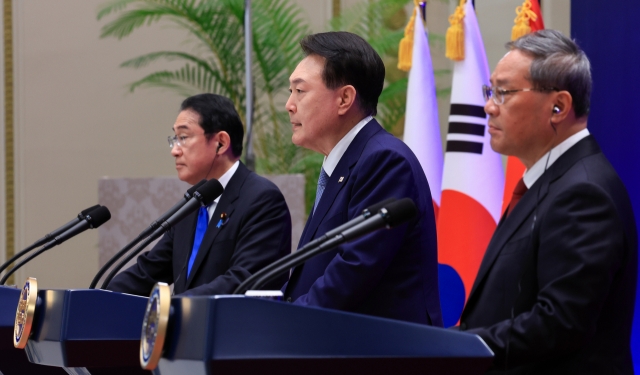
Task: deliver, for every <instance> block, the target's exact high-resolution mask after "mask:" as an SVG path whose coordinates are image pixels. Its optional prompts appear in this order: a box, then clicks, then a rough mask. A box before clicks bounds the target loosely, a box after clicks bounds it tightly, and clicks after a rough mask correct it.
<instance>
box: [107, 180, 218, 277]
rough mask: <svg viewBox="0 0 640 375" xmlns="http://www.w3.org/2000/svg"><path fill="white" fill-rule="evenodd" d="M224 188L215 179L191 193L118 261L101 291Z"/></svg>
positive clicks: (212, 199) (208, 203)
mask: <svg viewBox="0 0 640 375" xmlns="http://www.w3.org/2000/svg"><path fill="white" fill-rule="evenodd" d="M223 191H224V188H223V187H222V185H221V184H220V182H219V181H218V180H216V179H213V178H212V179H211V180H209V181H207V182H206V183H204V184H203V185H202V186H200V187H199V188H198V189H196V191H195V192H194V193H193V197H192V198H191V199H190V200H189V201H188V202H187V203H186V204H185V205H184V206H182V207H181V208H180V209H178V211H176V212H175V213H173V215H171V216H169V217H168V218H167V220H165V221H163V222H162V223H160V227H158V228H157V229H156V230H155V232H153V233H152V234H151V235H150V236H149V237H147V239H146V240H145V241H144V242H143V243H142V244H140V245H139V246H138V247H137V248H136V249H135V250H133V251H132V252H130V253H129V255H127V257H126V258H124V259H123V260H121V261H120V263H118V264H117V265H116V266H115V267H114V268H113V269H112V270H111V272H110V273H109V275H108V276H107V278H106V279H105V280H104V281H103V282H102V286H101V287H100V288H101V289H105V288H106V287H107V285H109V282H110V281H111V279H113V277H114V276H115V275H116V274H117V273H118V271H120V269H121V268H122V267H124V265H125V264H127V263H128V262H129V261H130V260H131V259H133V258H134V257H135V256H136V255H138V254H139V253H140V252H141V251H142V250H144V248H145V247H147V246H149V244H150V243H151V242H153V241H155V240H156V239H157V238H158V237H160V236H161V235H163V234H164V233H165V232H166V231H168V230H169V229H171V227H172V226H174V225H176V224H177V223H178V222H179V221H181V220H182V219H184V218H185V217H186V216H188V215H189V214H191V213H193V212H194V211H195V210H197V209H198V208H200V206H208V205H210V204H211V203H212V202H213V201H214V200H215V199H216V198H218V197H219V196H220V195H222V192H223Z"/></svg>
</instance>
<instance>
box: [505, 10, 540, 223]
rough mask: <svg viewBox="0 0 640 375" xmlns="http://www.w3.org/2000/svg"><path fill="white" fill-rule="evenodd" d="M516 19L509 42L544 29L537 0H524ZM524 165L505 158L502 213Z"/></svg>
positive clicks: (513, 157) (522, 173)
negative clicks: (505, 168) (505, 171)
mask: <svg viewBox="0 0 640 375" xmlns="http://www.w3.org/2000/svg"><path fill="white" fill-rule="evenodd" d="M516 14H517V17H516V19H515V21H514V23H515V25H514V26H513V30H512V31H511V40H516V39H518V38H519V37H521V36H523V35H526V34H528V33H530V32H534V31H537V30H542V29H544V22H543V21H542V14H540V4H539V3H538V0H525V2H524V3H523V4H522V5H521V6H519V7H517V8H516ZM524 170H525V167H524V164H522V162H521V161H520V160H519V159H518V158H516V157H515V156H509V157H508V158H507V173H506V176H505V181H504V196H503V198H502V212H504V210H506V209H507V206H508V205H509V202H510V201H511V194H512V193H513V189H515V187H516V185H517V184H518V181H520V179H521V178H522V176H523V175H524Z"/></svg>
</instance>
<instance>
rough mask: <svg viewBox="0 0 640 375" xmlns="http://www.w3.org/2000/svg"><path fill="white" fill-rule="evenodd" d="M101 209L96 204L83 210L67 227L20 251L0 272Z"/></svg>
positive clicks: (62, 227)
mask: <svg viewBox="0 0 640 375" xmlns="http://www.w3.org/2000/svg"><path fill="white" fill-rule="evenodd" d="M98 207H100V205H99V204H96V205H95V206H91V207H89V208H87V209H84V210H82V212H80V213H79V214H78V216H77V217H76V218H75V219H73V220H71V221H70V222H68V223H66V224H65V225H63V226H61V227H60V228H58V229H56V230H54V231H53V232H51V233H49V234H47V235H46V236H44V237H42V238H41V239H39V240H37V241H36V242H34V243H32V244H31V245H30V246H29V247H27V248H26V249H24V250H22V251H20V252H19V253H17V254H16V255H14V256H12V257H11V259H9V260H7V261H6V262H4V263H3V264H2V265H1V266H0V272H2V271H4V270H5V269H6V268H7V267H9V266H10V265H11V264H12V263H13V262H14V261H15V260H16V259H18V258H20V257H22V256H23V255H25V254H26V253H28V252H29V251H31V250H33V249H35V248H36V247H38V246H42V245H44V244H45V243H47V242H49V241H50V240H51V239H52V238H54V237H56V236H58V235H60V234H61V233H63V232H65V231H67V230H69V229H70V228H71V227H73V226H74V225H75V224H77V223H78V222H80V221H81V220H84V218H85V216H86V215H87V214H88V213H89V212H91V211H93V210H95V209H96V208H98Z"/></svg>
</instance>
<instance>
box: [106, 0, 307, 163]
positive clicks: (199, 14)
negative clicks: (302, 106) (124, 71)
mask: <svg viewBox="0 0 640 375" xmlns="http://www.w3.org/2000/svg"><path fill="white" fill-rule="evenodd" d="M114 13H118V16H117V18H115V19H114V20H112V21H110V22H109V23H107V24H106V25H104V27H103V28H102V32H101V37H103V38H104V37H116V38H118V39H122V38H124V37H126V36H128V35H130V34H131V33H132V32H133V31H134V30H136V29H138V28H140V27H143V26H145V25H150V24H152V23H155V22H159V21H161V20H163V21H166V22H170V23H172V24H174V25H177V26H179V27H181V28H184V29H186V30H188V31H189V36H190V38H191V40H190V41H191V42H192V44H193V45H194V48H193V51H192V52H185V51H159V52H152V53H149V54H145V55H142V56H138V57H135V58H133V59H130V60H128V61H125V62H123V63H122V64H121V66H122V67H129V68H140V67H144V66H147V65H149V64H151V63H153V62H156V61H158V60H163V61H180V62H182V63H183V64H184V65H183V66H182V67H181V68H180V69H177V70H174V71H169V70H161V71H157V72H154V73H151V74H149V75H147V76H145V77H143V78H141V79H139V80H137V81H135V82H133V83H131V84H130V85H129V90H130V91H134V90H136V89H138V88H143V87H160V88H166V89H170V90H171V91H174V92H176V93H178V94H180V95H183V96H185V97H186V96H190V95H195V94H197V93H201V92H211V93H216V94H220V95H224V96H227V97H229V98H230V99H231V100H232V101H233V102H234V105H235V107H236V109H237V110H238V113H239V114H240V117H241V119H242V121H243V122H246V121H245V119H246V113H245V101H246V93H245V82H244V74H245V73H244V70H245V68H244V59H245V57H244V47H243V46H244V31H243V19H244V2H243V1H242V0H112V1H110V2H108V3H105V4H104V5H102V6H101V7H100V9H99V10H98V19H99V20H100V19H102V18H104V17H106V16H108V15H110V14H114ZM300 14H301V12H300V9H299V8H298V7H297V6H295V5H294V4H292V3H290V2H289V1H288V0H269V1H264V0H262V1H255V2H254V6H253V23H252V27H253V59H252V61H253V67H252V72H253V76H254V87H255V92H254V95H255V97H256V99H257V100H256V101H254V103H255V108H254V124H255V128H254V129H255V131H256V133H255V136H254V141H255V146H256V154H257V156H258V158H257V169H258V170H259V171H260V172H263V173H291V172H292V169H296V168H294V167H293V166H294V165H295V163H296V161H297V160H298V159H299V158H300V157H301V156H303V154H305V152H304V151H302V150H299V149H297V148H296V147H295V146H294V145H292V144H291V141H290V139H291V128H290V125H289V121H288V116H287V113H286V111H285V110H284V100H285V99H286V96H285V94H286V93H287V88H288V79H287V78H288V76H289V74H290V73H291V72H292V71H293V69H294V68H295V64H296V63H297V62H298V61H299V60H300V58H301V52H300V48H299V47H298V41H299V40H300V39H301V38H302V37H303V36H304V35H307V34H309V28H308V27H307V24H306V23H305V22H303V20H302V18H301V16H300Z"/></svg>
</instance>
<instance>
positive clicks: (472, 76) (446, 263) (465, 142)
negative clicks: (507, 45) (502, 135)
mask: <svg viewBox="0 0 640 375" xmlns="http://www.w3.org/2000/svg"><path fill="white" fill-rule="evenodd" d="M458 8H459V9H457V10H456V13H455V14H454V15H453V16H452V17H451V18H450V21H451V22H452V27H454V26H455V28H456V29H458V30H462V34H460V32H456V33H455V34H456V35H455V38H462V39H457V40H454V41H450V40H447V47H449V46H450V45H451V46H454V47H455V48H456V51H455V53H453V55H454V56H456V57H457V59H458V60H459V61H457V62H455V63H454V69H453V83H452V89H451V112H450V115H449V131H448V134H447V146H446V153H445V157H444V174H443V178H442V200H441V206H440V213H439V216H438V225H437V230H438V262H439V263H440V267H439V270H438V272H439V280H440V299H441V305H442V310H443V317H444V320H445V326H451V325H454V324H455V323H456V322H457V321H458V320H459V318H460V314H461V313H462V308H463V306H464V302H465V301H466V299H467V297H468V296H469V292H470V291H471V287H472V286H473V282H474V280H475V277H476V274H477V272H478V268H479V267H480V262H481V261H482V257H483V256H484V252H485V250H486V248H487V245H488V244H489V240H490V239H491V236H492V235H493V232H494V230H495V228H496V225H497V223H498V220H499V219H500V214H501V211H500V209H501V206H502V193H503V187H504V175H503V168H502V158H501V156H500V155H499V154H497V153H496V152H494V151H493V150H492V149H491V146H490V136H489V133H488V132H487V115H486V113H485V112H484V104H485V100H484V97H483V95H482V85H488V84H489V66H488V63H487V57H486V54H485V51H484V46H483V44H482V36H481V34H480V29H479V27H478V21H477V19H476V15H475V11H474V9H473V5H472V4H471V1H467V2H466V3H465V2H464V0H462V1H461V5H460V7H458ZM456 22H457V24H456V25H454V23H456ZM447 34H449V32H447ZM458 47H459V48H458ZM462 48H463V49H462ZM448 52H449V51H448ZM448 55H451V54H448ZM460 58H461V59H460Z"/></svg>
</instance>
